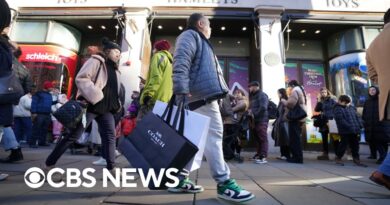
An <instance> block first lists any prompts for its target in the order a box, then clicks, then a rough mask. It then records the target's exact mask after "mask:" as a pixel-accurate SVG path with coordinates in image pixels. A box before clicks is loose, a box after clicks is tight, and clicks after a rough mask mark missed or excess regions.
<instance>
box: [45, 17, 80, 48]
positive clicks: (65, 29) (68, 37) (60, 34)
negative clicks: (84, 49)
mask: <svg viewBox="0 0 390 205" xmlns="http://www.w3.org/2000/svg"><path fill="white" fill-rule="evenodd" d="M80 41H81V33H80V32H79V31H77V30H76V29H74V28H72V27H70V26H67V25H65V24H60V23H56V22H51V27H50V31H49V34H48V36H47V41H46V42H48V43H55V44H59V45H61V46H63V47H64V48H68V49H71V50H76V51H78V50H79V47H80Z"/></svg>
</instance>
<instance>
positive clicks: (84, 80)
mask: <svg viewBox="0 0 390 205" xmlns="http://www.w3.org/2000/svg"><path fill="white" fill-rule="evenodd" d="M100 66H102V68H101V70H100V72H99V76H97V77H96V75H97V73H98V70H99V67H100ZM116 77H117V82H118V94H119V90H120V89H119V88H120V82H121V81H120V72H119V71H117V72H116ZM107 78H108V76H107V68H106V64H105V60H104V58H103V57H101V56H100V55H92V57H91V58H89V59H88V60H87V61H86V62H85V63H84V65H83V67H81V69H80V71H79V73H78V74H77V76H76V85H77V88H78V91H77V97H79V96H82V97H84V98H85V99H86V100H87V101H88V102H89V103H91V104H93V105H95V104H96V103H98V102H99V101H101V100H102V99H103V97H104V96H103V91H102V90H103V88H104V87H105V86H106V84H107ZM95 79H96V82H94V81H95Z"/></svg>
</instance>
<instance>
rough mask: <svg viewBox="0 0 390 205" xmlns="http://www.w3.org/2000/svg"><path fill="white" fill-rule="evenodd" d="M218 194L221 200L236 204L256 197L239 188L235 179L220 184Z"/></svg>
mask: <svg viewBox="0 0 390 205" xmlns="http://www.w3.org/2000/svg"><path fill="white" fill-rule="evenodd" d="M217 192H218V197H219V198H221V199H225V200H228V201H234V202H245V201H249V200H251V199H253V198H255V195H253V194H252V193H250V192H249V191H247V190H245V189H242V188H241V187H240V186H238V184H237V183H236V180H234V179H229V180H227V181H225V182H224V183H220V184H218V185H217Z"/></svg>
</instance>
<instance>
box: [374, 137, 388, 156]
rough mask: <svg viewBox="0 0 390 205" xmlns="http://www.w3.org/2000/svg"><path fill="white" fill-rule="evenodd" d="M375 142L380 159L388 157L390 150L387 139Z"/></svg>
mask: <svg viewBox="0 0 390 205" xmlns="http://www.w3.org/2000/svg"><path fill="white" fill-rule="evenodd" d="M374 142H375V143H374V144H375V147H376V150H378V152H379V159H380V160H384V159H385V158H386V155H387V152H388V151H389V146H388V144H387V141H380V140H374ZM375 155H376V153H375ZM375 158H376V157H375Z"/></svg>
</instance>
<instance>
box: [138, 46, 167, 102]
mask: <svg viewBox="0 0 390 205" xmlns="http://www.w3.org/2000/svg"><path fill="white" fill-rule="evenodd" d="M172 62H173V60H172V55H171V53H169V52H168V51H165V50H164V51H158V52H156V53H155V54H154V55H153V57H152V60H151V63H150V68H149V74H148V78H147V80H146V84H145V87H144V90H143V92H142V95H141V100H140V103H141V105H143V102H144V98H145V96H149V97H151V100H149V102H148V104H149V105H154V104H155V103H156V101H157V100H159V101H162V102H168V101H169V100H170V99H171V97H172V92H173V91H172V87H173V83H172Z"/></svg>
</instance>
